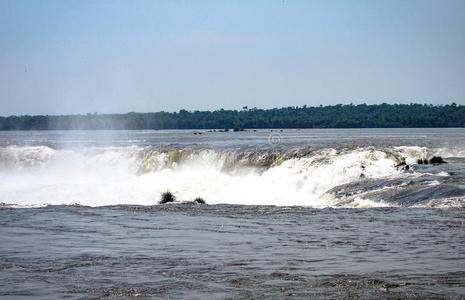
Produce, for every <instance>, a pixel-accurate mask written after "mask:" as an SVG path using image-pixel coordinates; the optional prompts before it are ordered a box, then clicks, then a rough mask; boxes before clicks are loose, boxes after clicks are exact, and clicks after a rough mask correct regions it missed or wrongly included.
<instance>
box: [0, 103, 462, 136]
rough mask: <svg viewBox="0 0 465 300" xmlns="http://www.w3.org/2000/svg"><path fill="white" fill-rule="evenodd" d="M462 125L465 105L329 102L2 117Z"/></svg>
mask: <svg viewBox="0 0 465 300" xmlns="http://www.w3.org/2000/svg"><path fill="white" fill-rule="evenodd" d="M399 127H465V106H464V105H457V104H455V103H452V104H450V105H428V104H385V103H383V104H379V105H367V104H360V105H352V104H349V105H341V104H339V105H333V106H319V107H307V106H305V105H304V106H302V107H295V106H290V107H284V108H273V109H258V108H250V109H249V108H248V107H244V108H243V109H242V110H225V109H220V110H215V111H187V110H180V111H179V112H163V111H161V112H154V113H134V112H131V113H126V114H87V115H63V116H9V117H0V130H54V129H56V130H73V129H92V130H94V129H234V128H235V129H236V130H237V129H244V128H245V129H247V128H399Z"/></svg>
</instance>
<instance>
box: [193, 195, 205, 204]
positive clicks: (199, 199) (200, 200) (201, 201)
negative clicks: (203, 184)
mask: <svg viewBox="0 0 465 300" xmlns="http://www.w3.org/2000/svg"><path fill="white" fill-rule="evenodd" d="M194 203H198V204H207V202H205V200H203V199H202V198H200V197H197V198H195V199H194Z"/></svg>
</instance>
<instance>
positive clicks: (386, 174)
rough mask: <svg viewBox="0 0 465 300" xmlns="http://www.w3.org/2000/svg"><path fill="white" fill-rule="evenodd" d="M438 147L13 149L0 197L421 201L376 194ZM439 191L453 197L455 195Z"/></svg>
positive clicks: (4, 152) (2, 164)
mask: <svg viewBox="0 0 465 300" xmlns="http://www.w3.org/2000/svg"><path fill="white" fill-rule="evenodd" d="M439 151H442V152H440V153H444V154H447V153H446V150H445V149H427V148H423V147H392V148H389V147H388V148H385V149H378V148H374V147H364V148H354V149H333V148H328V149H300V148H296V149H287V150H285V151H278V150H273V149H271V150H256V149H251V150H240V149H236V150H218V149H182V148H172V149H158V148H153V147H138V146H131V147H106V148H82V149H72V150H69V149H52V148H49V147H45V146H41V147H17V146H10V147H3V148H0V180H1V182H2V184H1V186H0V202H3V203H7V204H14V205H17V206H41V205H47V204H57V205H58V204H75V203H76V204H80V205H88V206H102V205H116V204H139V205H153V204H156V203H157V202H158V200H159V198H160V194H161V193H162V192H164V191H166V190H170V191H171V192H173V193H174V194H175V195H176V197H177V199H178V200H180V201H192V200H193V199H195V198H196V197H202V198H204V199H205V200H206V201H207V203H209V204H217V203H228V204H246V205H247V204H253V205H279V206H292V205H301V206H310V207H317V208H321V207H379V206H399V205H400V206H402V205H404V206H415V205H417V206H418V205H421V204H419V202H418V201H417V202H415V203H411V202H408V203H407V202H402V201H397V200H396V199H397V198H395V197H394V198H395V199H394V201H393V196H392V195H389V194H388V193H383V191H384V192H385V191H386V190H387V189H396V188H397V189H398V188H401V187H402V185H403V184H405V182H409V181H415V180H417V179H416V178H422V177H424V176H425V174H426V173H428V172H432V171H431V170H424V171H422V172H419V171H417V170H409V171H405V170H402V169H400V168H397V167H396V165H398V164H399V163H400V162H402V161H405V162H406V163H407V164H415V163H416V161H417V159H420V158H427V157H429V156H432V155H435V154H436V153H439ZM457 153H459V152H457V151H455V152H453V153H451V154H452V155H451V156H453V157H457V155H458V154H457ZM444 154H443V155H444ZM444 157H447V155H444ZM427 171H428V172H427ZM433 171H434V170H433ZM440 172H443V173H442V175H444V172H445V171H444V170H439V169H438V172H436V173H434V172H433V173H428V174H430V175H428V176H429V177H428V178H429V179H428V180H430V181H431V180H435V179H436V177H438V178H439V177H440V175H438V174H439V173H440ZM446 174H447V173H446ZM431 176H433V177H434V178H433V179H431V178H430V177H431ZM435 176H436V177H435ZM442 177H443V178H445V177H447V176H442ZM440 180H445V179H440ZM440 186H442V184H440ZM432 187H433V185H432ZM357 189H358V190H357ZM435 193H436V194H437V195H440V193H439V192H435ZM436 194H435V195H436ZM442 196H444V195H442ZM445 196H450V197H452V196H454V197H459V196H460V191H459V192H457V191H453V192H450V191H449V193H448V194H447V195H445ZM445 196H444V197H445ZM420 198H421V197H420ZM454 199H456V198H454ZM421 201H424V199H423V198H422V200H421ZM421 201H420V202H421ZM428 201H431V199H428ZM456 202H457V201H455V202H454V203H456ZM444 203H446V202H444ZM425 205H426V204H425Z"/></svg>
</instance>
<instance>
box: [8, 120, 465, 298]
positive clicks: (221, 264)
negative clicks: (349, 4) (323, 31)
mask: <svg viewBox="0 0 465 300" xmlns="http://www.w3.org/2000/svg"><path fill="white" fill-rule="evenodd" d="M439 155H440V156H442V157H443V158H444V160H445V161H446V162H447V163H446V164H437V165H436V164H427V165H425V164H418V160H420V159H421V160H428V159H431V158H432V157H433V156H439ZM406 165H408V166H409V168H406ZM166 190H170V191H172V192H173V193H174V194H175V196H176V197H177V201H176V203H171V204H164V205H157V202H158V200H159V198H160V194H161V193H162V192H163V191H166ZM196 197H202V198H204V199H205V200H206V202H207V203H208V205H200V204H195V203H192V200H193V199H194V198H196ZM0 203H1V204H0V237H1V243H0V298H4V299H28V298H29V299H58V298H61V299H146V298H165V299H168V298H170V299H173V298H175V299H177V298H190V299H192V298H193V299H205V298H214V299H224V298H234V299H237V298H263V299H282V298H305V299H308V298H337V299H340V298H364V299H366V298H369V299H379V298H391V299H399V298H401V299H404V298H418V299H423V298H445V299H450V298H452V299H461V298H462V297H464V296H465V279H464V278H465V271H464V270H465V218H464V217H465V208H464V207H465V130H463V129H397V130H393V129H376V130H300V131H299V130H283V131H276V130H274V131H270V130H259V131H256V132H254V131H249V132H238V133H232V132H206V131H204V132H202V134H199V133H198V132H195V134H194V132H193V131H123V132H79V131H77V132H0ZM245 204H246V205H245Z"/></svg>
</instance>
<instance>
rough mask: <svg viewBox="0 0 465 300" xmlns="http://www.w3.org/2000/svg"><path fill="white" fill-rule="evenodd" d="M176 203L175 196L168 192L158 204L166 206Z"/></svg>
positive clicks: (162, 195) (163, 194)
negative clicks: (166, 204)
mask: <svg viewBox="0 0 465 300" xmlns="http://www.w3.org/2000/svg"><path fill="white" fill-rule="evenodd" d="M174 201H176V197H175V196H174V194H173V193H171V192H170V191H166V192H163V193H162V194H161V198H160V202H158V203H159V204H165V203H171V202H174Z"/></svg>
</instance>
